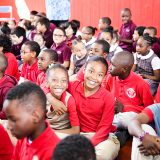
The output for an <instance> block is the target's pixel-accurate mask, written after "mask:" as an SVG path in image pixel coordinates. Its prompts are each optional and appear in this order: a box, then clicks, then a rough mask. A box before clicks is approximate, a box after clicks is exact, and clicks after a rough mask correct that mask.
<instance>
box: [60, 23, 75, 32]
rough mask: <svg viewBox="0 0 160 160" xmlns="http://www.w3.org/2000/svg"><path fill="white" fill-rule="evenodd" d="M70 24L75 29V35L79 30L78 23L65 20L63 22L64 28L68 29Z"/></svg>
mask: <svg viewBox="0 0 160 160" xmlns="http://www.w3.org/2000/svg"><path fill="white" fill-rule="evenodd" d="M69 26H71V28H72V29H73V34H74V35H75V34H76V32H77V25H76V23H74V22H72V21H71V22H65V23H62V24H61V27H62V28H64V29H67V28H68V27H69Z"/></svg>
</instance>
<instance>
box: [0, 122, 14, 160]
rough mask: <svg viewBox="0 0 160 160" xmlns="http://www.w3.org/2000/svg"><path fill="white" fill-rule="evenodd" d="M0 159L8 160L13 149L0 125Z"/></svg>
mask: <svg viewBox="0 0 160 160" xmlns="http://www.w3.org/2000/svg"><path fill="white" fill-rule="evenodd" d="M0 142H1V143H0V159H1V160H10V159H11V158H12V155H13V150H14V147H13V145H12V142H11V140H10V138H9V136H8V133H7V132H6V130H5V129H4V127H3V126H2V125H1V124H0Z"/></svg>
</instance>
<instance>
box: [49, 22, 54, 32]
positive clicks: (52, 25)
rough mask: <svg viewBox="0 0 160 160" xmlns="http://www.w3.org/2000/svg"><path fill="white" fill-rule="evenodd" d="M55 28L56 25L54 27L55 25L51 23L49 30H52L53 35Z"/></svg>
mask: <svg viewBox="0 0 160 160" xmlns="http://www.w3.org/2000/svg"><path fill="white" fill-rule="evenodd" d="M55 28H56V25H54V24H53V23H50V25H49V30H50V31H51V32H52V33H53V32H54V30H55Z"/></svg>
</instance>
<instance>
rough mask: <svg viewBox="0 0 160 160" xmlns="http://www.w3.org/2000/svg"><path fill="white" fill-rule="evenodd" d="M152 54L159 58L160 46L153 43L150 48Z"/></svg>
mask: <svg viewBox="0 0 160 160" xmlns="http://www.w3.org/2000/svg"><path fill="white" fill-rule="evenodd" d="M151 49H152V50H153V51H154V53H155V54H156V55H157V56H158V57H159V58H160V45H159V44H158V43H153V45H152V48H151Z"/></svg>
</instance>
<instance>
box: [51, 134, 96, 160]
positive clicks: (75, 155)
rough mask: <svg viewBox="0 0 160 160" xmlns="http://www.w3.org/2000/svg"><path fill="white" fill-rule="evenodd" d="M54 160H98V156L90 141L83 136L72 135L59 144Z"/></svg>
mask: <svg viewBox="0 0 160 160" xmlns="http://www.w3.org/2000/svg"><path fill="white" fill-rule="evenodd" d="M52 160H96V154H95V149H94V146H93V145H92V143H91V141H90V140H89V139H87V138H86V137H84V136H82V135H71V136H67V137H66V138H64V139H62V140H61V141H60V142H59V143H58V145H57V146H56V148H55V149H54V153H53V156H52Z"/></svg>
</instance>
